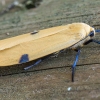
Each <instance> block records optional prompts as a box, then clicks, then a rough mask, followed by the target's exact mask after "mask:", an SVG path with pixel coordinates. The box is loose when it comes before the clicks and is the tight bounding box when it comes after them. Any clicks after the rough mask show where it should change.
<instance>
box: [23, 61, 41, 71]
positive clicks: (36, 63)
mask: <svg viewBox="0 0 100 100" xmlns="http://www.w3.org/2000/svg"><path fill="white" fill-rule="evenodd" d="M41 62H42V59H39V60H37V61H36V62H35V63H34V64H33V65H30V66H28V67H25V68H24V70H28V69H30V68H32V67H34V66H36V65H38V64H39V63H41Z"/></svg>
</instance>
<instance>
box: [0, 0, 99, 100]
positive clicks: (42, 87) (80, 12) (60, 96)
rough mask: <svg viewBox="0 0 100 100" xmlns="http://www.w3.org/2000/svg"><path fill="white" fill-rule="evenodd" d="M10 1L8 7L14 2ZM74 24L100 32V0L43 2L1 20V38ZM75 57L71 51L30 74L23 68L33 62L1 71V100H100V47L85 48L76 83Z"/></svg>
mask: <svg viewBox="0 0 100 100" xmlns="http://www.w3.org/2000/svg"><path fill="white" fill-rule="evenodd" d="M6 1H7V3H6V5H8V4H10V1H11V0H6ZM0 5H1V4H0ZM6 5H5V6H6ZM5 6H3V7H2V5H1V6H0V8H1V10H2V9H3V8H4V7H5ZM73 22H85V23H87V24H89V25H91V26H93V27H94V28H96V29H100V0H43V2H42V3H41V5H40V6H39V7H38V8H34V9H31V10H27V11H26V10H25V11H22V10H18V11H17V12H15V11H11V12H9V13H7V14H5V15H4V16H1V17H0V39H4V38H9V37H13V36H16V35H20V34H24V33H27V32H32V31H34V30H40V29H45V28H49V27H53V26H59V25H65V24H69V23H73ZM8 33H9V35H7V34H8ZM99 36H100V33H98V34H97V35H96V37H95V38H96V39H98V40H100V38H99ZM75 54H76V53H75V52H74V51H70V50H67V51H66V52H64V53H61V54H59V55H58V57H57V58H48V59H46V60H44V61H43V62H42V63H41V64H39V65H38V66H36V67H34V68H32V69H30V70H28V71H24V70H23V68H24V67H25V66H28V65H30V64H31V63H33V61H32V62H30V63H28V64H27V65H21V66H11V67H5V68H0V75H1V77H0V100H100V45H97V44H95V43H90V44H89V45H87V46H85V47H83V48H82V50H81V55H80V57H79V58H80V59H79V62H78V66H77V69H76V75H75V82H74V83H72V82H71V69H70V68H71V65H72V64H73V61H74V58H75ZM1 59H2V58H1ZM69 88H71V90H70V91H68V89H69Z"/></svg>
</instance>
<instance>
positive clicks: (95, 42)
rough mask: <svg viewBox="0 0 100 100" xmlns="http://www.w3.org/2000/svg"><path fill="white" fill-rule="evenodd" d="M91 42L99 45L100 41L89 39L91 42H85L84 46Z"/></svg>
mask: <svg viewBox="0 0 100 100" xmlns="http://www.w3.org/2000/svg"><path fill="white" fill-rule="evenodd" d="M91 42H95V43H97V44H100V41H98V40H94V39H91V40H89V41H87V42H85V43H84V45H87V44H89V43H91Z"/></svg>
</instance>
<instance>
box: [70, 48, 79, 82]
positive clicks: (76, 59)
mask: <svg viewBox="0 0 100 100" xmlns="http://www.w3.org/2000/svg"><path fill="white" fill-rule="evenodd" d="M75 51H77V54H76V57H75V61H74V63H73V65H72V82H74V75H75V68H76V64H77V62H78V59H79V55H80V49H78V50H75Z"/></svg>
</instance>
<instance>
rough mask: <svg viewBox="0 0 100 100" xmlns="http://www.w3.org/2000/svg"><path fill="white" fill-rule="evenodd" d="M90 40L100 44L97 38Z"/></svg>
mask: <svg viewBox="0 0 100 100" xmlns="http://www.w3.org/2000/svg"><path fill="white" fill-rule="evenodd" d="M92 42H95V43H97V44H100V41H98V40H94V39H93V40H92Z"/></svg>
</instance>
